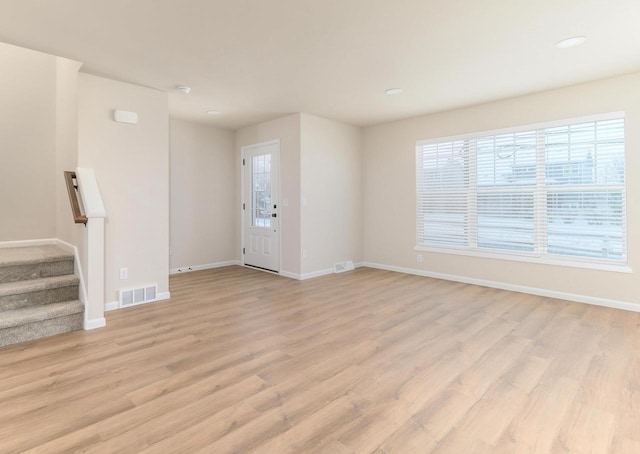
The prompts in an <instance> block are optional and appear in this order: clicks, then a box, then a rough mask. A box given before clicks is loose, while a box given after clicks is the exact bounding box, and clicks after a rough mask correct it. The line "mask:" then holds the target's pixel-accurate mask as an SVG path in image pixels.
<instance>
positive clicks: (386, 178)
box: [363, 74, 640, 303]
mask: <svg viewBox="0 0 640 454" xmlns="http://www.w3.org/2000/svg"><path fill="white" fill-rule="evenodd" d="M620 110H624V111H625V112H626V128H627V130H626V134H627V204H628V218H627V227H628V255H629V265H630V267H631V268H632V269H633V270H634V272H633V273H632V274H625V273H617V272H607V271H596V270H587V269H579V268H570V267H561V266H548V265H538V264H530V263H522V262H514V261H508V260H495V259H485V258H479V257H466V256H458V255H449V254H438V253H426V252H422V255H423V256H424V263H422V264H420V263H417V262H416V251H414V246H415V237H416V227H415V223H416V221H415V219H416V214H415V209H416V202H415V200H416V196H415V143H416V141H417V140H420V139H429V138H437V137H446V136H451V135H457V134H463V133H472V132H478V131H485V130H492V129H499V128H505V127H512V126H518V125H525V124H530V123H538V122H544V121H551V120H559V119H565V118H571V117H577V116H583V115H590V114H598V113H605V112H613V111H620ZM639 149H640V74H635V75H630V76H625V77H619V78H615V79H609V80H604V81H598V82H592V83H588V84H583V85H578V86H573V87H568V88H562V89H558V90H552V91H547V92H543V93H537V94H533V95H529V96H523V97H518V98H513V99H508V100H503V101H497V102H493V103H489V104H484V105H479V106H474V107H469V108H465V109H459V110H455V111H450V112H444V113H440V114H434V115H427V116H423V117H419V118H413V119H409V120H404V121H398V122H394V123H388V124H383V125H380V126H374V127H370V128H366V129H365V130H364V157H363V171H364V177H363V178H364V194H365V196H364V202H365V206H364V260H365V261H366V262H371V263H377V264H383V265H391V266H396V267H404V268H410V269H414V270H419V271H428V272H432V273H443V274H449V275H457V276H462V277H466V278H472V279H480V280H488V281H495V282H500V283H507V284H512V285H519V286H526V287H533V288H540V289H547V290H552V291H556V292H563V293H568V294H575V295H583V296H588V297H593V298H601V299H609V300H616V301H621V302H632V303H639V302H640V285H638V273H637V272H638V270H639V269H640V239H638V236H637V235H636V234H635V232H637V231H639V230H640V204H639V202H640V200H639V197H640V173H639V171H640V170H639V169H640V153H638V152H637V151H638V150H639Z"/></svg>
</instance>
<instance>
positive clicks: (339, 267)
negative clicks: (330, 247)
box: [333, 260, 355, 273]
mask: <svg viewBox="0 0 640 454" xmlns="http://www.w3.org/2000/svg"><path fill="white" fill-rule="evenodd" d="M354 268H355V267H354V266H353V262H352V261H351V260H349V261H347V262H338V263H335V264H334V265H333V272H334V273H344V272H345V271H351V270H353V269H354Z"/></svg>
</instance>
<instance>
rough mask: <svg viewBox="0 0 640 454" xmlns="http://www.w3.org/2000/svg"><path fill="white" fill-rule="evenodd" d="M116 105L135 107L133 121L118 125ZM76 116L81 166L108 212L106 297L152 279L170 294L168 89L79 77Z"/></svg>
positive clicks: (159, 288) (116, 295)
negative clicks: (124, 272) (91, 173)
mask: <svg viewBox="0 0 640 454" xmlns="http://www.w3.org/2000/svg"><path fill="white" fill-rule="evenodd" d="M114 109H124V110H129V111H134V112H137V113H138V124H137V125H125V124H119V123H115V122H114V121H113V119H112V118H113V110H114ZM78 116H79V122H78V165H79V166H80V167H92V168H94V170H95V174H96V178H97V180H98V185H99V187H100V190H101V192H102V197H103V200H104V204H105V209H106V211H107V220H106V226H105V250H106V253H105V262H106V263H105V301H106V302H112V301H116V300H117V298H118V289H120V288H130V287H137V286H142V285H147V284H153V283H157V284H158V291H159V292H161V293H163V292H168V291H169V281H168V274H169V113H168V99H167V94H166V93H163V92H160V91H157V90H153V89H149V88H144V87H140V86H137V85H131V84H126V83H122V82H116V81H113V80H109V79H104V78H101V77H97V76H92V75H88V74H80V77H79V108H78ZM121 267H127V268H128V269H129V278H128V279H127V280H120V279H119V269H120V268H121Z"/></svg>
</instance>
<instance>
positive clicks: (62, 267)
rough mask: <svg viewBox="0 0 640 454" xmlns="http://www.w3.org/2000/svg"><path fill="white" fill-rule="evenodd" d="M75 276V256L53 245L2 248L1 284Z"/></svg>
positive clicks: (0, 253) (0, 252)
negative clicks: (66, 275) (67, 275)
mask: <svg viewBox="0 0 640 454" xmlns="http://www.w3.org/2000/svg"><path fill="white" fill-rule="evenodd" d="M64 274H73V254H71V253H69V252H67V251H65V250H63V249H61V248H59V247H58V246H55V245H52V244H45V245H42V246H30V247H14V248H0V283H3V282H15V281H22V280H27V279H39V278H41V277H50V276H61V275H64Z"/></svg>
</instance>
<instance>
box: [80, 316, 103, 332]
mask: <svg viewBox="0 0 640 454" xmlns="http://www.w3.org/2000/svg"><path fill="white" fill-rule="evenodd" d="M105 326H107V320H106V319H105V318H104V317H100V318H94V319H92V320H85V322H84V329H85V330H91V329H97V328H104V327H105Z"/></svg>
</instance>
